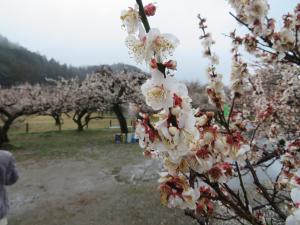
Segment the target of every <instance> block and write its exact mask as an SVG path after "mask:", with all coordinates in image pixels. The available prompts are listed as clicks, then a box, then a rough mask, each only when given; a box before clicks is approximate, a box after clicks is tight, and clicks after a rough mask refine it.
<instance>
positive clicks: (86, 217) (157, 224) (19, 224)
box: [9, 157, 196, 225]
mask: <svg viewBox="0 0 300 225" xmlns="http://www.w3.org/2000/svg"><path fill="white" fill-rule="evenodd" d="M111 160H113V158H111ZM120 162H122V160H118V159H117V158H116V161H115V162H113V161H112V162H111V163H109V164H110V165H113V166H109V167H107V166H104V165H105V164H107V163H104V161H103V159H91V158H88V157H86V158H81V159H76V158H74V159H70V158H66V159H53V160H45V159H43V160H38V161H37V160H27V161H23V162H21V163H19V164H18V167H19V170H20V174H21V178H20V180H19V182H18V183H17V184H16V185H14V186H13V187H10V188H9V197H10V202H11V211H10V215H9V224H10V225H183V224H185V225H188V224H196V223H195V221H193V220H191V219H190V218H188V217H186V216H184V215H183V212H182V211H181V210H172V209H167V208H165V207H163V206H161V205H160V202H159V194H158V192H157V191H156V188H157V182H156V176H157V171H158V167H159V165H158V163H157V162H155V161H144V162H140V163H139V164H136V165H122V164H120Z"/></svg>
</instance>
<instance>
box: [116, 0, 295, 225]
mask: <svg viewBox="0 0 300 225" xmlns="http://www.w3.org/2000/svg"><path fill="white" fill-rule="evenodd" d="M228 2H229V3H230V4H231V6H232V7H233V8H234V10H235V12H236V14H233V13H231V15H232V16H233V17H234V18H235V19H236V20H237V21H238V22H239V23H240V24H242V25H243V26H245V27H246V28H247V29H248V31H249V32H248V33H247V34H246V35H244V36H238V35H237V32H236V31H234V32H231V33H230V34H229V37H230V38H232V49H231V52H232V71H231V75H230V77H231V85H230V91H231V95H230V96H227V95H226V94H225V91H224V84H223V82H222V75H221V74H220V73H219V72H218V71H217V66H218V64H219V58H218V56H217V54H216V53H215V52H214V51H213V46H214V44H215V42H214V40H213V38H212V34H211V33H209V32H208V27H207V25H206V20H205V19H204V18H203V17H201V16H198V18H199V28H200V30H201V37H200V39H201V40H202V45H203V57H204V58H207V59H208V60H209V66H208V68H207V70H206V71H207V75H208V78H209V84H208V86H207V87H206V93H207V96H208V100H209V102H210V103H211V104H212V105H213V106H214V107H215V110H214V112H209V111H203V110H200V109H193V108H192V107H191V98H190V96H189V94H188V90H187V87H186V85H185V84H183V83H181V82H179V81H177V80H176V78H175V77H174V76H173V75H174V73H173V70H174V69H175V68H176V62H175V61H174V60H172V59H170V58H169V56H170V55H172V53H173V52H174V50H175V48H176V47H177V45H178V44H179V41H178V39H177V38H176V37H175V36H173V35H172V34H165V33H161V32H160V31H159V29H157V28H151V27H150V25H149V22H148V18H147V17H149V16H154V14H155V12H156V6H155V5H154V4H151V3H150V4H148V5H146V6H144V5H143V4H142V1H141V0H136V3H137V5H136V6H135V7H130V8H129V9H127V10H124V11H122V13H121V19H122V21H123V25H124V27H125V29H126V31H127V33H128V37H127V38H126V45H127V47H128V48H129V50H130V53H131V54H132V56H133V57H134V58H135V60H136V61H137V62H138V63H142V62H145V63H146V65H148V66H149V68H150V72H151V78H149V79H148V80H147V81H146V82H145V83H144V84H143V85H142V87H141V90H142V94H143V95H144V96H145V99H146V103H147V104H148V105H149V106H151V107H152V108H153V109H154V110H157V111H158V112H157V113H156V114H155V115H149V114H146V113H140V115H139V119H138V126H137V129H136V132H137V134H138V136H139V142H140V145H141V147H142V148H143V149H144V154H145V155H146V156H149V157H154V158H155V157H158V158H160V159H162V160H163V163H164V171H163V172H162V173H161V177H160V179H159V183H160V185H159V191H160V196H161V202H162V204H164V205H166V206H168V207H170V208H175V207H177V208H181V209H184V210H185V213H186V214H187V215H189V216H191V217H193V218H195V219H196V220H197V221H198V222H199V223H200V224H209V223H210V222H211V221H214V220H223V221H228V220H236V221H237V222H238V223H240V224H253V225H265V224H287V225H299V224H300V170H299V166H300V158H299V157H300V155H299V152H300V139H299V134H300V132H299V126H298V124H295V125H293V126H292V133H293V135H291V134H290V133H291V132H290V131H289V127H290V125H291V123H293V122H294V121H296V123H297V122H299V120H298V119H299V107H298V105H299V101H298V98H299V65H300V54H299V49H300V44H299V40H298V38H299V37H298V36H299V35H298V33H299V32H298V31H299V28H300V4H299V5H298V6H296V8H295V10H294V12H292V13H289V14H287V15H284V16H283V27H281V28H280V27H277V25H276V23H275V20H274V19H273V18H269V17H268V10H269V7H270V6H269V5H268V3H267V1H266V0H245V1H239V0H228ZM240 46H244V47H245V49H246V51H247V52H248V53H250V54H254V55H255V56H256V58H257V59H258V60H259V61H260V63H265V64H267V65H266V66H263V67H262V68H261V69H259V70H256V71H255V73H254V74H251V72H250V69H249V64H248V63H247V62H246V61H245V60H244V59H243V57H242V55H241V54H240ZM275 71H276V72H275ZM274 72H275V74H274ZM266 73H267V74H268V79H270V80H273V79H275V80H276V82H275V83H274V84H273V86H272V87H270V86H269V84H267V83H266V84H264V79H265V75H266ZM273 76H274V77H273ZM278 77H280V79H278ZM270 88H271V89H270ZM249 92H250V93H251V95H249ZM248 98H250V99H254V101H252V103H253V105H252V108H249V105H247V104H246V103H247V101H248ZM225 104H228V105H230V112H229V114H228V115H225V114H224V105H225ZM254 107H255V109H254ZM200 108H201V107H200ZM287 115H288V116H287ZM276 163H277V165H279V167H280V169H279V170H275V172H277V174H276V175H275V176H272V177H271V176H265V177H262V176H260V174H259V173H258V172H259V171H262V172H266V171H267V169H268V168H269V167H270V166H272V165H274V164H276ZM273 169H274V168H273ZM266 173H267V172H266ZM247 176H248V178H249V177H250V178H251V181H252V186H247V185H246V184H245V179H246V178H247ZM232 182H236V183H238V184H239V187H238V188H234V186H232V185H231V184H232ZM254 192H255V193H254Z"/></svg>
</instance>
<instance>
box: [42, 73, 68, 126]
mask: <svg viewBox="0 0 300 225" xmlns="http://www.w3.org/2000/svg"><path fill="white" fill-rule="evenodd" d="M47 81H48V82H49V85H47V86H43V95H44V96H45V98H46V99H47V101H48V103H49V106H50V107H49V108H48V109H47V110H46V111H44V112H41V114H42V115H47V116H51V117H52V118H53V119H54V121H55V125H56V126H58V129H59V130H61V126H62V123H63V119H62V115H63V114H66V115H68V113H70V112H71V111H72V107H71V105H70V103H69V101H70V99H71V94H72V90H71V87H72V85H71V83H72V82H73V80H66V79H64V78H60V79H58V80H53V79H47ZM50 84H51V85H50Z"/></svg>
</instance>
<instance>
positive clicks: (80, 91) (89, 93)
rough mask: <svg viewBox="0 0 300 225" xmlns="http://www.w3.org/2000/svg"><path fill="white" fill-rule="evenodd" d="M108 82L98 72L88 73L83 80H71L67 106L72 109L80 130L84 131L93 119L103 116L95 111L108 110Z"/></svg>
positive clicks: (74, 119)
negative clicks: (94, 114)
mask: <svg viewBox="0 0 300 225" xmlns="http://www.w3.org/2000/svg"><path fill="white" fill-rule="evenodd" d="M106 83H107V82H106V81H104V80H103V78H102V77H101V76H98V74H90V75H87V76H86V78H85V79H84V80H83V81H79V79H72V80H70V81H69V83H68V88H67V89H68V90H70V92H69V96H68V101H67V102H66V104H68V106H66V107H67V108H71V109H72V111H73V117H72V119H73V121H74V122H75V123H76V124H77V130H78V131H83V129H84V127H87V126H88V124H89V122H90V121H91V120H92V119H97V118H102V117H101V116H99V115H96V116H93V115H92V114H93V113H97V112H103V111H105V110H107V101H106V98H107V96H108V91H107V86H106Z"/></svg>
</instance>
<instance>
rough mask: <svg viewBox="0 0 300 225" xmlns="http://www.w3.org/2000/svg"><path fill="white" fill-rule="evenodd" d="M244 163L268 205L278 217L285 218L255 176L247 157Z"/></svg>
mask: <svg viewBox="0 0 300 225" xmlns="http://www.w3.org/2000/svg"><path fill="white" fill-rule="evenodd" d="M246 163H247V167H248V168H249V169H250V172H251V174H252V177H253V180H254V184H255V185H256V186H257V187H258V188H259V189H260V190H261V192H262V195H263V196H264V198H265V199H266V200H267V201H268V202H269V203H270V205H271V206H272V208H273V209H274V211H275V212H276V213H277V214H278V215H279V216H280V218H281V219H283V220H286V215H285V213H284V212H282V210H281V209H280V208H279V207H278V205H277V204H276V203H275V202H274V201H273V199H272V197H271V196H270V194H269V193H268V191H267V190H266V188H265V187H264V186H263V185H262V184H261V183H260V181H259V179H258V177H257V174H256V172H255V170H254V168H253V166H252V165H251V163H250V161H249V160H248V159H247V160H246Z"/></svg>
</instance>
